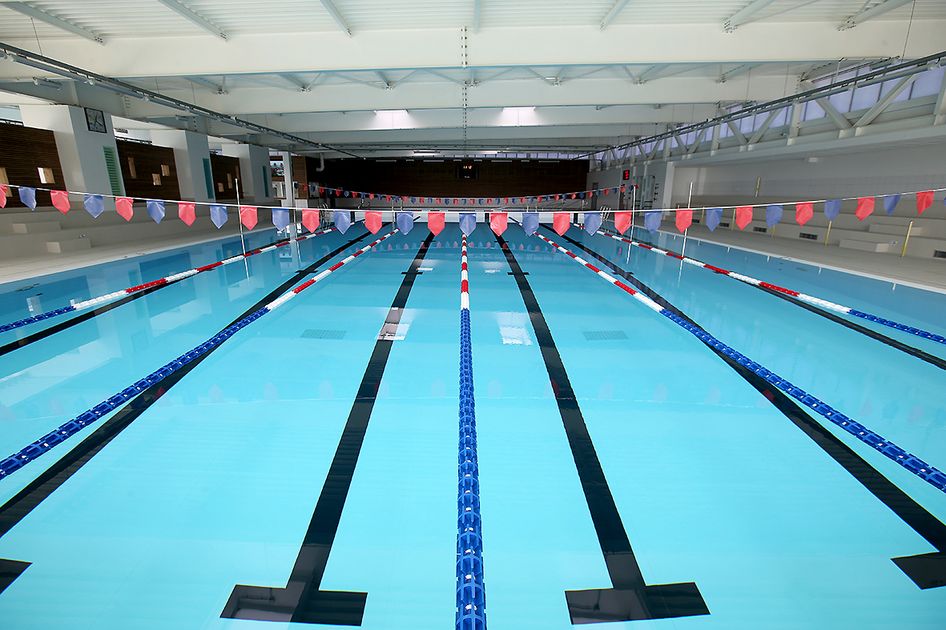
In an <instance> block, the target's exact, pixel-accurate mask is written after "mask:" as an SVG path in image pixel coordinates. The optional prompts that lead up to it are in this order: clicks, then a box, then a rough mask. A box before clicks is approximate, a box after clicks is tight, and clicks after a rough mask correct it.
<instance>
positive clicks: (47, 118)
mask: <svg viewBox="0 0 946 630" xmlns="http://www.w3.org/2000/svg"><path fill="white" fill-rule="evenodd" d="M20 116H21V118H22V120H23V124H24V125H26V126H27V127H36V128H38V129H48V130H50V131H52V132H53V135H54V136H55V138H56V150H57V151H58V152H59V163H60V165H61V166H62V174H63V177H64V178H65V180H66V181H65V182H62V186H64V187H65V188H67V189H69V190H74V191H82V192H89V193H102V194H118V195H123V194H125V183H124V181H123V180H122V173H121V165H120V164H119V162H118V147H117V145H116V144H115V128H114V127H113V126H112V117H111V116H110V115H108V114H103V115H102V117H103V118H104V120H103V121H102V122H104V124H105V132H104V133H101V132H97V131H89V123H88V122H87V120H86V111H85V109H83V108H82V107H76V106H73V105H21V106H20ZM109 157H111V158H113V161H111V164H112V167H111V169H112V174H111V177H110V176H109V166H108V164H109V162H108V161H107V160H109ZM113 182H114V184H115V186H114V187H113V185H112V184H113Z"/></svg>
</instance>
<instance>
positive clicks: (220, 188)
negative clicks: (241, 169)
mask: <svg viewBox="0 0 946 630" xmlns="http://www.w3.org/2000/svg"><path fill="white" fill-rule="evenodd" d="M217 192H223V182H217Z"/></svg>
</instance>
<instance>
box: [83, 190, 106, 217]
mask: <svg viewBox="0 0 946 630" xmlns="http://www.w3.org/2000/svg"><path fill="white" fill-rule="evenodd" d="M82 207H83V208H85V211H86V212H88V213H89V214H90V215H92V218H93V219H97V218H98V217H99V215H100V214H102V213H103V212H105V198H104V197H102V195H85V196H84V197H82Z"/></svg>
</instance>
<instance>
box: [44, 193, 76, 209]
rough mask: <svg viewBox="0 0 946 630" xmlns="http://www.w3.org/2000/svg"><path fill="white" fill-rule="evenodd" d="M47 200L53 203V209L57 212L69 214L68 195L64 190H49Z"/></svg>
mask: <svg viewBox="0 0 946 630" xmlns="http://www.w3.org/2000/svg"><path fill="white" fill-rule="evenodd" d="M49 198H50V200H51V201H52V203H53V207H54V208H55V209H56V210H59V212H61V213H63V214H66V213H67V212H69V209H70V207H71V206H70V204H69V193H67V192H66V191H65V190H51V191H49Z"/></svg>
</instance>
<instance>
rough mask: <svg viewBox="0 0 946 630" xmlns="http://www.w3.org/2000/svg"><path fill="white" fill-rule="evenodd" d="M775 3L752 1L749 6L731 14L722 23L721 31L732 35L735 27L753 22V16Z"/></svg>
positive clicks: (764, 0) (762, 0) (771, 1)
mask: <svg viewBox="0 0 946 630" xmlns="http://www.w3.org/2000/svg"><path fill="white" fill-rule="evenodd" d="M773 2H775V0H752V2H750V3H749V4H747V5H746V6H744V7H742V8H741V9H739V10H738V11H736V12H735V13H733V14H732V15H731V16H730V17H729V19H727V20H726V21H725V22H723V30H724V31H726V32H727V33H732V32H733V31H734V30H736V28H737V27H739V26H742V25H743V24H748V23H749V22H752V21H753V16H754V15H755V14H756V13H758V12H759V11H761V10H762V9H764V8H765V7H767V6H769V5H770V4H772V3H773Z"/></svg>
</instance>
